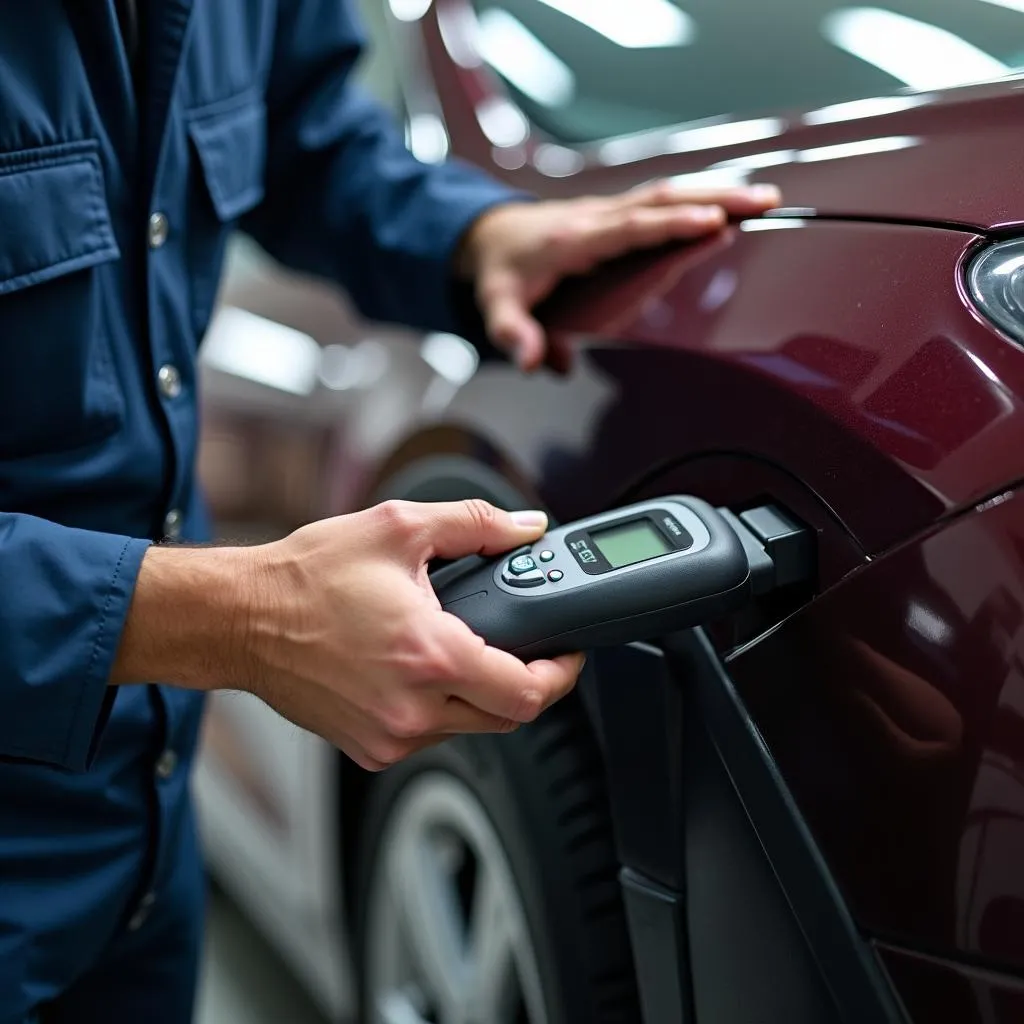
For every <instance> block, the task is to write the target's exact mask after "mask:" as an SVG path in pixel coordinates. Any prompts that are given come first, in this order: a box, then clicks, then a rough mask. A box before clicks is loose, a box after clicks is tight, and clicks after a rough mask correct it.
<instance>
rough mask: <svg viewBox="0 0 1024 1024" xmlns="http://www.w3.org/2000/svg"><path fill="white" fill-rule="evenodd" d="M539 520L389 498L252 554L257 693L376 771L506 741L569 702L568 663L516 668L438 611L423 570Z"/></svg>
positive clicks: (536, 529)
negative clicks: (435, 752) (460, 747)
mask: <svg viewBox="0 0 1024 1024" xmlns="http://www.w3.org/2000/svg"><path fill="white" fill-rule="evenodd" d="M546 527H547V520H546V517H545V516H544V515H543V513H538V512H526V513H516V514H511V515H510V514H509V513H507V512H503V511H501V510H499V509H497V508H495V507H493V506H492V505H489V504H487V503H486V502H482V501H468V502H455V503H450V504H448V503H439V504H417V503H409V502H387V503H386V504H383V505H379V506H377V507H376V508H372V509H370V510H368V511H365V512H359V513H356V514H354V515H348V516H341V517H339V518H335V519H327V520H323V521H321V522H317V523H314V524H312V525H310V526H306V527H303V528H302V529H300V530H298V531H296V532H295V533H293V534H292V535H291V536H289V537H287V538H286V539H284V540H282V541H278V542H276V543H274V544H268V545H265V546H263V547H260V548H254V549H251V550H252V552H253V553H254V556H255V557H256V558H257V560H258V564H257V567H256V568H257V572H256V576H255V578H254V583H255V593H256V594H261V595H264V596H263V597H262V598H261V599H260V602H259V604H258V605H257V606H256V607H255V608H254V610H253V612H252V613H251V619H250V627H249V646H250V647H251V649H252V650H253V652H254V653H255V656H256V662H257V664H256V666H255V669H254V673H255V678H254V680H253V684H252V686H251V687H250V688H251V689H252V690H253V692H255V693H256V694H257V695H258V696H260V697H261V698H263V699H264V700H265V701H267V703H269V704H271V705H272V706H273V707H274V708H276V709H277V710H278V711H279V712H280V713H281V714H282V715H284V716H285V717H286V718H289V719H290V720H291V721H293V722H295V723H296V724H298V725H300V726H303V727H304V728H307V729H311V730H312V731H313V732H316V733H319V734H320V735H321V736H323V737H324V738H326V739H327V740H329V741H330V742H331V743H333V744H335V745H336V746H338V747H340V748H341V749H342V750H344V751H345V752H346V753H347V754H348V755H349V756H350V757H351V758H353V759H354V760H355V761H357V762H358V763H359V764H360V765H362V766H363V767H364V768H368V769H370V770H378V769H381V768H383V767H385V766H387V765H390V764H393V763H395V762H396V761H399V760H401V759H402V758H405V757H407V756H408V755H409V754H412V753H414V752H415V751H417V750H420V749H422V748H424V747H427V746H430V745H433V744H435V743H440V742H442V741H443V740H445V739H447V738H449V737H450V736H452V735H454V734H456V733H483V732H509V731H511V730H512V729H514V728H516V727H517V726H518V725H519V723H522V722H530V721H532V720H533V719H534V718H536V717H537V715H538V714H540V712H541V711H543V710H544V709H545V708H547V707H548V706H549V705H550V704H552V703H553V702H554V701H556V700H558V699H559V698H560V697H563V696H565V694H566V693H568V692H569V691H570V690H571V689H572V687H573V685H574V683H575V681H576V677H577V676H578V674H579V671H580V669H581V667H582V664H583V659H582V656H579V655H572V656H567V657H562V658H557V659H555V660H553V661H535V662H533V663H532V664H530V665H524V664H523V663H522V662H520V661H519V660H518V659H517V658H515V657H513V656H512V655H511V654H506V653H504V652H502V651H499V650H497V649H495V648H492V647H488V646H486V645H485V643H484V641H483V640H482V639H480V638H479V637H477V636H476V635H474V634H473V633H472V632H471V631H470V629H469V627H468V626H466V624H465V623H463V622H462V621H461V620H460V619H458V618H456V617H455V616H454V615H450V614H448V613H447V612H443V611H442V610H441V607H440V604H439V603H438V601H437V598H436V597H435V595H434V592H433V590H432V589H431V587H430V582H429V579H428V576H427V563H428V561H429V560H430V559H432V558H435V557H440V558H446V559H454V558H459V557H462V556H463V555H468V554H476V553H483V554H497V553H499V552H503V551H508V550H511V549H513V548H516V547H519V546H520V545H523V544H528V543H530V542H531V541H534V540H536V539H537V538H538V537H540V536H542V535H543V533H544V530H545V529H546Z"/></svg>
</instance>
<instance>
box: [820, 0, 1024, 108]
mask: <svg viewBox="0 0 1024 1024" xmlns="http://www.w3.org/2000/svg"><path fill="white" fill-rule="evenodd" d="M1021 2H1022V3H1024V0H1021ZM934 98H935V97H934V96H932V95H931V94H930V93H917V94H914V95H909V96H873V97H871V98H870V99H864V100H850V101H848V102H847V103H833V104H831V105H830V106H827V107H820V108H819V109H818V110H809V111H808V112H807V113H806V114H804V116H803V117H802V118H801V120H802V121H803V122H804V124H836V123H837V122H840V121H855V120H857V119H858V118H861V117H880V116H882V115H884V114H896V113H899V112H900V111H901V110H912V109H913V108H914V107H923V106H925V105H926V104H928V103H931V102H932V101H933V100H934Z"/></svg>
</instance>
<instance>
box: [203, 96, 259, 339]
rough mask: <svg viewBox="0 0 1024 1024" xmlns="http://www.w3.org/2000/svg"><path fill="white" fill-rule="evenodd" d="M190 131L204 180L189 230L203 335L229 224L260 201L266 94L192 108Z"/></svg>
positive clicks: (229, 227)
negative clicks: (264, 95)
mask: <svg viewBox="0 0 1024 1024" xmlns="http://www.w3.org/2000/svg"><path fill="white" fill-rule="evenodd" d="M188 132H189V136H190V137H191V140H192V145H193V147H194V149H195V153H196V158H197V161H198V164H199V167H198V172H199V174H200V176H201V178H202V179H203V181H204V183H205V189H201V190H199V191H200V193H201V194H200V195H197V196H196V202H195V204H194V206H193V210H192V217H191V223H190V231H189V239H188V245H189V264H190V267H189V269H190V280H191V283H192V315H193V321H194V324H193V326H194V327H195V329H196V333H197V335H198V336H202V334H203V332H204V331H205V330H206V326H207V324H208V322H209V319H210V314H211V311H212V309H213V304H214V300H215V298H216V293H217V285H218V284H219V282H220V273H221V263H222V261H223V256H224V246H225V243H226V240H227V237H228V235H229V234H230V231H231V228H232V227H233V226H234V225H235V223H236V222H237V221H238V218H239V217H241V216H242V215H243V214H245V213H248V212H249V211H250V210H252V209H254V208H255V207H256V206H258V205H259V203H260V201H261V200H262V199H263V194H264V175H265V172H266V161H267V114H266V107H265V106H264V103H263V100H262V97H260V96H258V95H256V94H252V93H247V94H244V95H242V96H239V97H235V98H234V99H232V100H229V101H227V102H225V103H218V104H215V105H214V106H213V107H206V108H202V109H200V110H195V111H192V112H191V113H190V114H189V115H188Z"/></svg>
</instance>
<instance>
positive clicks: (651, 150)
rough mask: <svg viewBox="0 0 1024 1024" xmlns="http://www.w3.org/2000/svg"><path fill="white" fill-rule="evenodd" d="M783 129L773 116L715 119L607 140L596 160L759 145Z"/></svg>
mask: <svg viewBox="0 0 1024 1024" xmlns="http://www.w3.org/2000/svg"><path fill="white" fill-rule="evenodd" d="M785 129H786V123H785V121H781V120H779V119H778V118H776V117H761V118H755V119H754V120H750V121H727V120H725V119H720V118H716V119H714V120H711V121H709V122H708V123H705V124H698V125H694V126H691V127H689V128H682V129H680V130H678V131H674V132H669V133H667V134H666V133H665V132H662V131H655V132H640V133H638V134H636V135H623V136H621V137H619V138H617V139H609V140H608V141H607V142H603V143H601V145H600V146H598V149H597V157H598V159H599V160H600V161H601V162H602V163H603V164H607V165H609V166H618V165H621V164H629V163H636V162H637V161H639V160H647V159H650V158H651V157H655V156H665V155H666V154H669V153H694V152H698V151H700V150H702V149H720V148H724V147H726V146H739V145H743V144H744V143H747V142H760V141H761V140H763V139H770V138H773V137H774V136H776V135H781V134H782V132H783V131H785Z"/></svg>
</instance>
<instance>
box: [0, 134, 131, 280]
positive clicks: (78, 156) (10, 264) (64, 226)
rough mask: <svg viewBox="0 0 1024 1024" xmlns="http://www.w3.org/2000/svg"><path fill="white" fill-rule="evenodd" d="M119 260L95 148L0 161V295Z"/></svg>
mask: <svg viewBox="0 0 1024 1024" xmlns="http://www.w3.org/2000/svg"><path fill="white" fill-rule="evenodd" d="M120 255H121V253H120V250H119V249H118V247H117V242H116V240H115V238H114V232H113V229H112V227H111V224H110V210H109V208H108V206H107V196H106V191H105V189H104V187H103V168H102V166H101V164H100V158H99V146H98V144H97V143H96V142H95V141H86V142H72V143H65V144H62V145H56V146H44V147H40V148H39V149H31V150H22V151H19V152H16V153H0V295H3V294H5V293H7V292H13V291H15V290H17V289H18V288H25V287H27V286H29V285H33V284H39V283H41V282H43V281H49V280H50V279H51V278H55V277H60V276H61V275H62V274H70V273H71V272H72V271H74V270H82V269H84V268H85V267H91V266H94V265H95V264H97V263H105V262H107V261H108V260H116V259H117V258H118V257H119V256H120Z"/></svg>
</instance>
